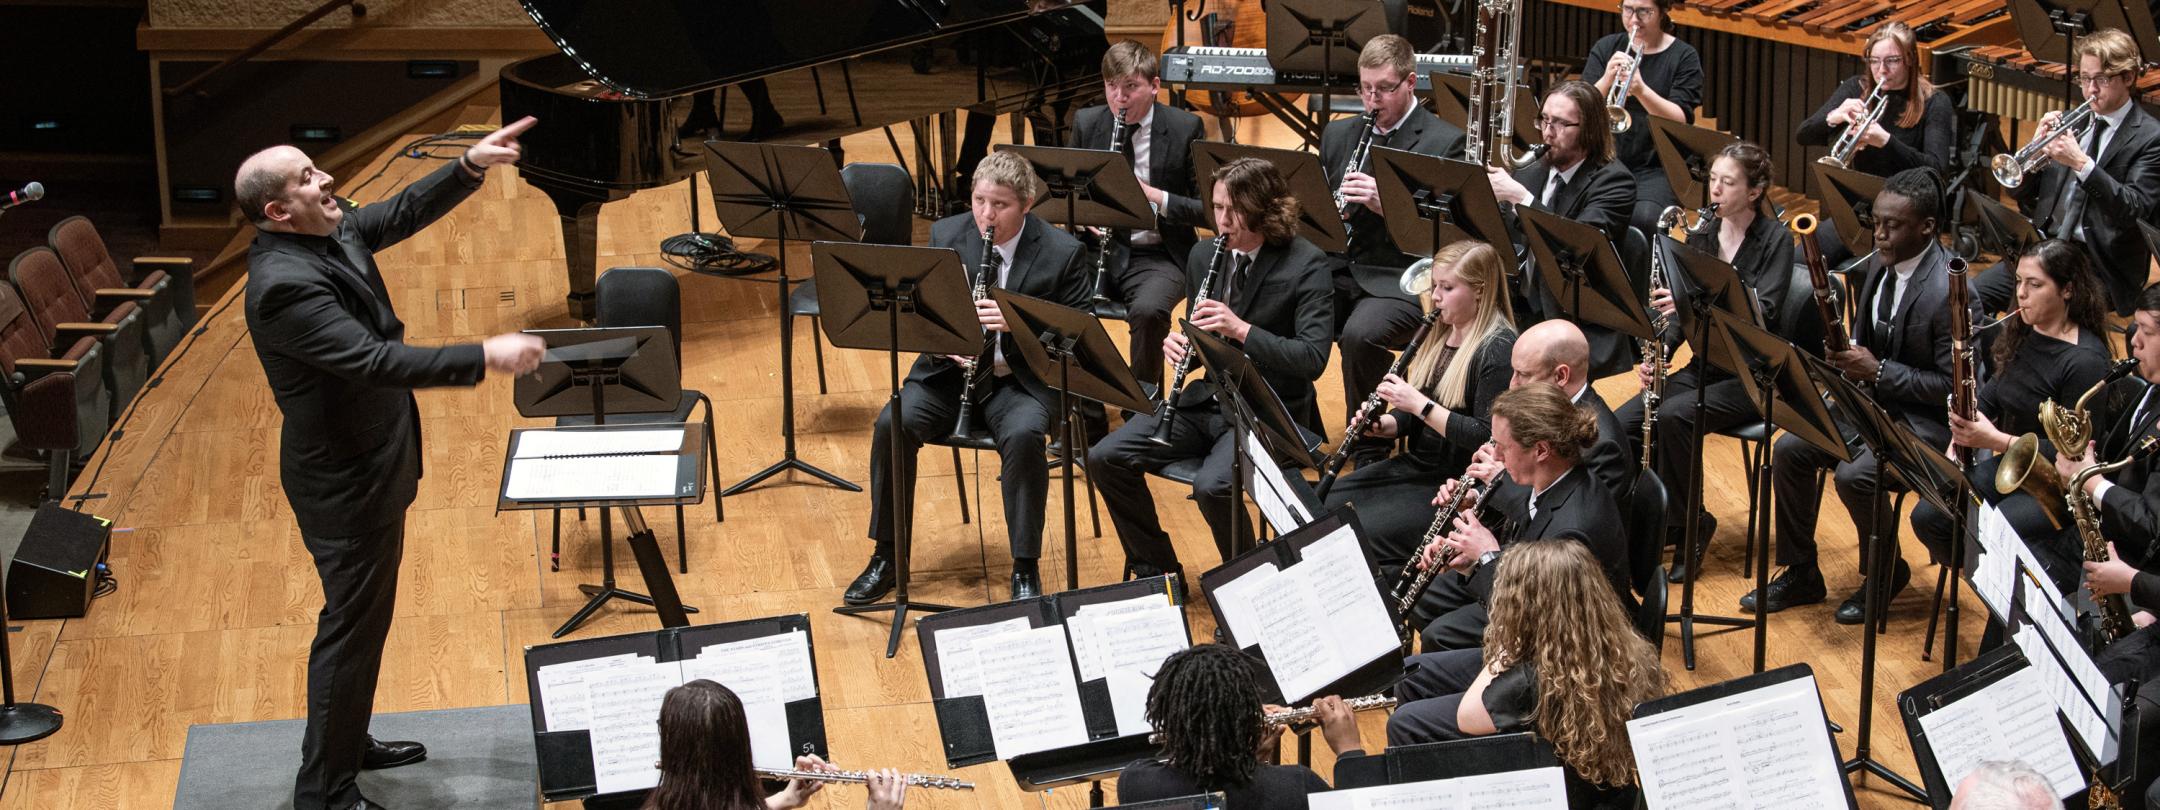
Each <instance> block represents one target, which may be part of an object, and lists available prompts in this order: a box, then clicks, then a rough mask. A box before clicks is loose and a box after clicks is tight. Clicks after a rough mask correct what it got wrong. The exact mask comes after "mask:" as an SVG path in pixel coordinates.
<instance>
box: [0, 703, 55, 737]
mask: <svg viewBox="0 0 2160 810" xmlns="http://www.w3.org/2000/svg"><path fill="white" fill-rule="evenodd" d="M60 722H61V717H60V710H59V709H55V708H53V707H51V706H47V705H45V704H43V703H16V704H13V705H10V706H0V745H22V744H23V743H32V742H37V741H38V740H42V739H45V738H46V737H50V736H52V735H53V732H56V731H59V730H60Z"/></svg>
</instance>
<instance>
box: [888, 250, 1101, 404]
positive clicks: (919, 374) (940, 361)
mask: <svg viewBox="0 0 2160 810" xmlns="http://www.w3.org/2000/svg"><path fill="white" fill-rule="evenodd" d="M1022 222H1023V223H1024V224H1022V225H1021V226H1020V243H1019V245H1017V246H1015V248H1014V249H1013V267H1012V269H1011V270H1009V271H1007V272H1006V274H1005V288H1006V289H1009V290H1012V291H1013V292H1016V293H1019V294H1021V295H1028V296H1034V297H1036V298H1041V299H1043V300H1046V301H1050V302H1053V303H1057V304H1063V305H1065V306H1068V307H1073V308H1075V309H1081V310H1085V309H1086V308H1087V306H1088V300H1089V298H1090V297H1091V296H1093V295H1094V279H1093V278H1092V277H1091V276H1090V275H1089V274H1088V273H1087V272H1085V271H1084V270H1083V269H1082V267H1081V264H1082V263H1081V255H1082V253H1081V248H1080V240H1078V239H1074V238H1073V237H1072V236H1071V235H1070V234H1067V233H1065V232H1064V231H1061V230H1058V229H1057V228H1055V227H1052V226H1051V225H1050V223H1048V222H1044V221H1043V220H1042V218H1040V217H1037V216H1035V215H1034V214H1029V215H1027V218H1026V219H1024V220H1022ZM930 246H931V247H941V248H952V249H953V250H954V251H957V252H958V253H959V254H960V266H961V267H962V268H963V269H965V270H967V277H968V284H969V285H970V286H973V285H974V283H975V277H976V276H977V275H979V274H981V272H982V257H983V239H982V232H980V231H977V230H975V217H974V215H972V214H965V213H962V214H954V215H952V216H949V217H946V218H944V219H941V220H938V221H936V222H933V223H931V224H930ZM996 282H997V280H996V279H992V280H991V283H992V284H995V283H996ZM998 342H999V344H1000V345H1001V346H1003V347H1004V349H1005V365H1006V367H1008V368H1011V369H1012V378H1013V381H1014V382H1017V383H1019V384H1020V385H1021V387H1023V388H1026V389H1027V391H1028V393H1030V394H1034V395H1035V398H1036V399H1039V400H1042V402H1043V407H1045V408H1048V409H1050V412H1051V413H1053V414H1054V413H1057V392H1055V391H1052V390H1050V387H1049V386H1047V385H1044V384H1043V381H1042V379H1041V378H1039V377H1037V376H1035V372H1034V371H1032V370H1030V369H1029V368H1028V367H1027V362H1026V361H1025V360H1023V359H1021V357H1020V348H1019V345H1018V344H1016V343H1014V342H1013V338H1012V335H1011V334H1009V333H1007V334H1001V335H999V336H998ZM958 373H960V367H959V366H957V365H954V364H953V363H952V361H950V360H946V359H945V358H943V357H940V356H936V355H928V354H926V355H922V356H919V357H916V358H915V365H914V367H913V368H910V369H908V376H907V378H908V382H921V381H925V380H928V379H930V378H932V377H935V376H937V375H939V374H958Z"/></svg>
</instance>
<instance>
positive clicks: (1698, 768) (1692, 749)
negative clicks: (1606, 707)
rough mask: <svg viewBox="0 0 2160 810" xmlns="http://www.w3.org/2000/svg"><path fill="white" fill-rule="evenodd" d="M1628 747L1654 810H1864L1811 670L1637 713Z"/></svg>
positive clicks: (1791, 669)
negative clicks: (1833, 740)
mask: <svg viewBox="0 0 2160 810" xmlns="http://www.w3.org/2000/svg"><path fill="white" fill-rule="evenodd" d="M1628 743H1629V745H1630V746H1631V747H1632V748H1634V750H1635V766H1636V769H1637V771H1639V772H1640V774H1641V779H1642V789H1643V800H1644V802H1645V803H1647V804H1648V805H1649V807H1650V808H1651V810H1662V808H1672V809H1673V810H1682V809H1683V808H1700V807H1815V808H1828V807H1845V808H1854V807H1856V805H1855V804H1854V801H1853V795H1852V786H1851V784H1849V783H1847V782H1846V781H1845V773H1844V770H1843V768H1842V765H1843V763H1842V761H1841V760H1840V759H1839V758H1838V752H1837V748H1836V747H1835V746H1833V745H1832V744H1831V742H1830V727H1829V723H1828V721H1827V720H1826V719H1825V718H1824V717H1823V708H1822V696H1821V695H1820V693H1819V692H1818V691H1817V689H1816V685H1815V676H1814V674H1813V673H1812V672H1811V671H1810V670H1809V669H1808V667H1807V665H1805V664H1794V665H1792V666H1788V667H1783V668H1780V669H1775V670H1771V671H1769V672H1765V673H1762V674H1759V675H1750V676H1746V677H1743V678H1739V679H1736V680H1733V681H1727V682H1725V683H1721V684H1715V685H1712V686H1706V687H1703V688H1701V689H1696V690H1693V691H1689V692H1683V693H1681V694H1678V695H1673V696H1670V697H1666V698H1660V699H1658V700H1655V701H1651V702H1649V703H1645V704H1643V705H1641V706H1638V707H1636V709H1635V719H1633V720H1629V721H1628Z"/></svg>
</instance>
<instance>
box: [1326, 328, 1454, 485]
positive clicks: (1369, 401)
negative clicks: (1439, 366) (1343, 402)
mask: <svg viewBox="0 0 2160 810" xmlns="http://www.w3.org/2000/svg"><path fill="white" fill-rule="evenodd" d="M1439 317H1440V310H1439V309H1438V308H1437V307H1436V308H1434V309H1433V310H1432V311H1431V312H1427V313H1425V319H1424V320H1423V321H1420V322H1418V328H1417V331H1416V332H1413V333H1411V335H1410V342H1409V343H1408V344H1406V345H1404V346H1403V350H1402V353H1401V354H1398V355H1395V362H1394V364H1393V365H1390V366H1388V370H1387V376H1389V377H1400V376H1402V373H1403V369H1404V368H1405V367H1407V366H1409V364H1410V358H1412V357H1415V356H1417V352H1418V347H1420V346H1422V345H1424V343H1425V337H1426V336H1427V335H1430V334H1432V328H1433V322H1434V321H1436V320H1438V319H1439ZM1379 418H1380V389H1379V388H1374V389H1373V392H1372V393H1371V394H1369V395H1367V396H1366V397H1365V404H1363V405H1360V406H1358V412H1357V418H1356V419H1353V420H1351V421H1350V427H1349V428H1348V429H1346V430H1344V431H1343V437H1342V442H1341V443H1339V444H1337V445H1335V451H1334V452H1331V453H1329V454H1328V457H1327V459H1326V460H1325V461H1323V462H1321V464H1320V483H1319V485H1317V486H1316V487H1314V490H1313V491H1314V492H1315V493H1317V494H1318V495H1319V496H1320V497H1322V498H1326V497H1327V494H1328V490H1329V489H1332V488H1334V486H1335V476H1337V475H1339V474H1341V473H1342V468H1343V464H1345V463H1348V462H1349V460H1350V446H1351V444H1352V443H1354V442H1356V441H1357V439H1358V437H1359V436H1362V435H1364V434H1365V429H1366V428H1369V427H1372V423H1373V422H1374V421H1375V420H1378V419H1379Z"/></svg>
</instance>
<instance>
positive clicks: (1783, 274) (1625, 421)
mask: <svg viewBox="0 0 2160 810" xmlns="http://www.w3.org/2000/svg"><path fill="white" fill-rule="evenodd" d="M1770 169H1771V165H1770V155H1769V153H1767V152H1764V151H1763V150H1762V147H1759V146H1756V145H1754V144H1752V143H1747V142H1745V141H1742V142H1740V143H1735V144H1731V145H1729V146H1726V147H1725V148H1724V149H1723V150H1721V151H1720V152H1718V156H1717V158H1716V159H1715V160H1713V161H1711V163H1710V184H1709V195H1710V197H1709V199H1710V202H1711V204H1712V205H1714V206H1715V209H1714V211H1713V212H1712V214H1711V219H1710V220H1709V221H1708V222H1703V223H1698V224H1697V226H1696V227H1695V229H1694V230H1691V231H1689V232H1688V234H1687V246H1688V247H1690V248H1694V249H1696V250H1700V251H1702V252H1704V253H1708V254H1710V255H1712V256H1716V257H1718V258H1719V259H1720V260H1722V261H1724V262H1725V263H1727V264H1730V265H1732V267H1733V269H1734V270H1735V271H1738V273H1739V276H1740V282H1741V283H1742V284H1745V285H1747V288H1748V289H1749V290H1750V291H1752V292H1753V293H1754V299H1755V303H1756V309H1757V310H1758V311H1760V312H1761V313H1762V316H1763V320H1764V323H1765V324H1766V325H1768V326H1770V327H1771V328H1772V329H1775V328H1776V327H1777V323H1776V317H1777V313H1779V312H1783V311H1785V310H1786V308H1787V307H1790V306H1793V305H1794V304H1795V303H1796V302H1794V301H1793V300H1792V297H1793V296H1795V295H1801V296H1805V295H1809V294H1810V293H1811V292H1812V289H1811V288H1799V289H1795V288H1794V287H1793V285H1792V270H1793V237H1792V231H1791V230H1790V229H1788V228H1786V227H1785V223H1783V222H1779V221H1778V218H1777V216H1776V215H1775V214H1774V213H1772V212H1771V210H1770V203H1769V200H1768V198H1766V197H1765V196H1764V194H1765V193H1767V192H1768V191H1769V190H1770V182H1771V176H1770ZM1667 272H1668V273H1669V272H1671V271H1670V270H1668V271H1667ZM1650 305H1651V307H1652V308H1653V309H1655V310H1656V311H1657V315H1658V316H1659V317H1662V318H1664V319H1666V326H1667V328H1666V330H1665V334H1664V335H1663V336H1662V339H1663V340H1664V342H1665V345H1666V346H1667V347H1678V346H1679V345H1680V344H1681V342H1682V340H1683V339H1684V338H1685V336H1684V335H1682V334H1681V333H1680V332H1681V330H1680V318H1679V316H1678V315H1677V314H1676V313H1675V312H1674V308H1673V298H1672V291H1671V290H1669V289H1665V288H1662V287H1661V288H1658V289H1653V290H1651V291H1650ZM1800 331H1802V332H1803V333H1804V334H1801V335H1788V336H1787V337H1788V338H1790V339H1791V340H1792V341H1793V343H1794V344H1796V345H1799V346H1802V347H1811V348H1819V347H1821V345H1822V334H1821V333H1822V325H1821V319H1820V318H1819V317H1817V316H1816V315H1815V310H1814V308H1813V307H1809V308H1806V309H1804V310H1803V311H1802V318H1801V324H1800ZM1636 373H1637V376H1638V377H1639V378H1640V380H1641V382H1642V384H1643V386H1644V387H1645V388H1648V387H1649V385H1650V365H1649V358H1644V364H1643V365H1642V366H1639V367H1638V368H1637V369H1636ZM1698 406H1700V410H1701V418H1702V420H1703V424H1702V431H1703V435H1706V436H1707V435H1712V434H1715V433H1717V432H1718V431H1721V430H1726V429H1729V428H1733V427H1737V426H1739V425H1743V424H1748V423H1751V422H1756V421H1760V420H1761V418H1762V417H1761V415H1760V414H1758V413H1757V412H1756V410H1755V403H1754V402H1753V401H1751V400H1749V399H1748V396H1747V391H1746V390H1744V389H1743V388H1742V386H1741V384H1740V381H1739V380H1738V379H1735V378H1734V377H1733V376H1732V375H1731V374H1728V373H1726V372H1724V371H1723V370H1721V369H1717V368H1712V367H1707V366H1706V364H1702V363H1697V362H1693V361H1690V362H1689V363H1688V365H1687V366H1686V367H1684V368H1680V369H1674V370H1671V371H1670V372H1669V373H1668V374H1667V375H1666V377H1665V390H1664V399H1663V400H1662V401H1660V403H1659V404H1658V411H1657V425H1656V427H1655V430H1656V433H1657V435H1656V436H1655V437H1653V438H1652V439H1651V451H1652V452H1651V464H1652V465H1653V466H1652V469H1654V470H1656V471H1657V474H1658V480H1659V481H1662V482H1664V483H1665V491H1667V492H1670V493H1674V498H1675V500H1677V499H1679V498H1681V497H1684V495H1683V494H1682V493H1687V492H1692V491H1693V487H1694V486H1695V475H1696V472H1697V470H1698V468H1700V467H1701V466H1702V453H1701V450H1700V448H1698V447H1696V445H1695V431H1696V426H1695V419H1696V418H1697V416H1696V412H1697V408H1698ZM1618 416H1619V419H1620V425H1621V427H1623V428H1625V429H1626V430H1627V435H1628V438H1629V442H1630V443H1631V444H1632V445H1633V446H1634V447H1635V451H1634V452H1635V454H1636V457H1637V458H1640V457H1641V453H1642V441H1641V439H1642V428H1643V420H1644V419H1645V418H1647V417H1648V413H1647V412H1646V411H1645V410H1644V408H1643V401H1642V397H1641V396H1639V395H1638V396H1636V397H1635V398H1634V399H1631V400H1629V401H1628V402H1627V404H1625V405H1622V406H1620V412H1619V414H1618ZM1696 520H1698V521H1701V522H1702V524H1703V527H1702V531H1701V532H1700V533H1699V534H1697V535H1696V540H1695V542H1696V544H1697V550H1698V553H1697V555H1696V557H1695V559H1698V560H1699V559H1702V556H1701V554H1700V550H1701V549H1703V548H1707V547H1708V546H1709V543H1710V535H1711V534H1713V533H1715V532H1716V531H1717V519H1716V518H1713V517H1710V515H1709V513H1708V512H1705V513H1703V514H1702V515H1699V516H1697V517H1696ZM1666 531H1667V532H1668V533H1669V534H1668V537H1667V539H1668V540H1671V541H1674V542H1677V541H1678V539H1679V537H1681V536H1682V535H1683V534H1684V533H1685V532H1686V531H1687V524H1686V523H1685V522H1683V521H1679V520H1674V521H1669V522H1668V524H1667V526H1666ZM1669 576H1670V577H1671V578H1672V581H1674V582H1679V581H1681V580H1682V579H1683V578H1684V577H1686V576H1687V568H1686V566H1685V565H1682V566H1676V567H1675V568H1674V569H1673V570H1672V571H1671V572H1670V574H1669Z"/></svg>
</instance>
